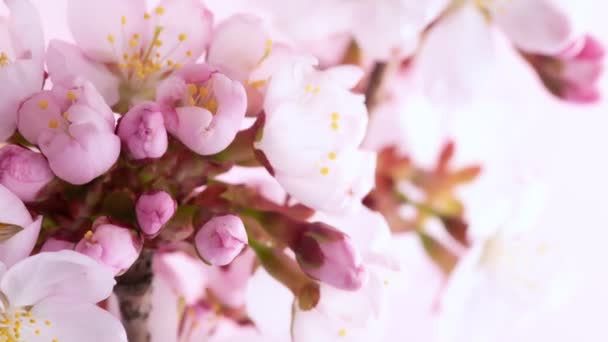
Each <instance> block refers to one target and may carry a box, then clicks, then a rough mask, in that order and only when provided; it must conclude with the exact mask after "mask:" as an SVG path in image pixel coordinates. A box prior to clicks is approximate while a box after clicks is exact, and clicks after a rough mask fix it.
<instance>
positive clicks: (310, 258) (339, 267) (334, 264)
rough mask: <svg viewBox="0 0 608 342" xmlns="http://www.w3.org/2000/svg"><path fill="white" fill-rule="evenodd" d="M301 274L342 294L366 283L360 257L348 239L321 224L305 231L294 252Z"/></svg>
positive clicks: (316, 224) (344, 235) (335, 230)
mask: <svg viewBox="0 0 608 342" xmlns="http://www.w3.org/2000/svg"><path fill="white" fill-rule="evenodd" d="M293 249H294V252H295V254H296V259H297V260H298V263H299V264H300V267H301V268H302V270H303V271H304V272H305V273H306V274H308V275H309V276H310V277H312V278H314V279H317V280H320V281H322V282H324V283H327V284H329V285H332V286H334V287H336V288H339V289H341V290H350V291H354V290H358V289H360V288H361V286H363V284H364V282H365V281H366V280H367V278H366V277H367V274H366V271H365V268H364V266H363V261H362V259H361V255H359V252H358V251H357V249H356V248H355V246H354V245H353V243H352V241H351V239H350V237H349V236H348V235H346V234H344V233H342V232H341V231H339V230H337V229H335V228H333V227H331V226H328V225H325V224H322V223H313V224H311V225H310V226H308V227H306V229H305V231H304V232H303V234H302V236H301V237H299V239H298V241H297V242H296V246H295V247H294V248H293Z"/></svg>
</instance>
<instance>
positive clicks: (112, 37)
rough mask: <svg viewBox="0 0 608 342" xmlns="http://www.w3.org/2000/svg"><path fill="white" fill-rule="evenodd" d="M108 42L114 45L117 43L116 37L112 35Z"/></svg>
mask: <svg viewBox="0 0 608 342" xmlns="http://www.w3.org/2000/svg"><path fill="white" fill-rule="evenodd" d="M108 42H110V44H114V42H115V39H114V35H112V34H109V35H108Z"/></svg>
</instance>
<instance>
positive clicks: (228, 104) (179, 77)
mask: <svg viewBox="0 0 608 342" xmlns="http://www.w3.org/2000/svg"><path fill="white" fill-rule="evenodd" d="M157 101H158V102H159V103H160V104H161V109H162V111H163V114H164V115H165V125H166V127H167V130H168V131H169V132H171V134H173V135H174V136H175V137H176V138H178V139H179V140H180V141H181V142H182V143H183V144H184V145H186V146H187V147H188V148H190V149H191V150H192V151H194V152H196V153H198V154H201V155H211V154H215V153H218V152H220V151H222V150H223V149H225V148H226V147H228V145H229V144H230V143H231V142H232V140H234V137H235V136H236V134H237V132H238V131H239V129H240V128H241V122H242V120H243V118H244V117H245V112H246V109H247V96H246V94H245V90H244V89H243V86H242V85H241V84H240V83H239V82H236V81H233V80H231V79H229V78H228V77H226V76H225V75H223V74H221V73H219V72H217V70H216V69H215V68H213V67H211V66H209V65H205V64H192V65H188V66H185V67H184V68H182V69H181V70H179V71H178V72H176V73H175V75H174V76H172V77H170V78H168V79H166V80H165V81H163V82H162V83H161V84H160V85H159V87H158V91H157Z"/></svg>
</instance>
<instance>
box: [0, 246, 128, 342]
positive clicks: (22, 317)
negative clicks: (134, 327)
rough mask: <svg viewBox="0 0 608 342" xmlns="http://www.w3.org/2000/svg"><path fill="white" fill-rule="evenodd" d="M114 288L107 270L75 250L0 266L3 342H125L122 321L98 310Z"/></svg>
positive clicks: (0, 311) (39, 255) (0, 331)
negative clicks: (98, 304)
mask: <svg viewBox="0 0 608 342" xmlns="http://www.w3.org/2000/svg"><path fill="white" fill-rule="evenodd" d="M114 284H115V281H114V278H113V276H112V273H110V272H109V270H108V269H106V268H105V267H103V266H101V265H99V264H98V263H96V262H95V261H94V260H92V259H90V258H88V257H86V256H83V255H82V254H79V253H75V252H73V251H61V252H45V253H40V254H38V255H35V256H31V257H29V258H26V259H24V260H22V261H20V262H18V263H16V264H15V265H13V266H11V267H9V268H8V270H7V269H6V267H5V265H3V264H2V263H0V297H2V299H3V300H2V308H1V309H0V321H1V323H2V324H1V325H0V339H2V340H3V341H34V342H38V341H40V342H42V341H66V342H67V341H89V340H91V337H93V336H94V340H95V341H99V342H121V341H124V342H126V341H127V336H126V334H125V330H124V328H123V327H122V325H121V324H120V322H119V321H118V320H117V319H116V318H114V317H113V316H112V315H111V314H110V313H108V312H106V311H104V310H103V309H101V308H99V307H98V306H97V305H95V303H97V302H99V301H101V300H103V299H105V298H107V297H108V296H109V295H110V294H111V293H112V288H113V287H114Z"/></svg>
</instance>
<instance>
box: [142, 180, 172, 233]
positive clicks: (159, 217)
mask: <svg viewBox="0 0 608 342" xmlns="http://www.w3.org/2000/svg"><path fill="white" fill-rule="evenodd" d="M176 209H177V203H176V202H175V200H174V199H173V198H171V195H169V194H168V193H167V192H165V191H157V192H153V193H146V194H143V195H141V196H139V199H137V203H136V204H135V213H136V214H137V223H139V226H140V228H141V230H142V231H143V232H144V234H146V235H147V236H150V237H153V236H155V235H157V234H158V232H159V231H160V229H161V228H162V227H163V225H164V224H165V223H167V222H169V220H170V219H171V217H172V216H173V214H175V210H176Z"/></svg>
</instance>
